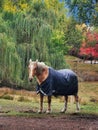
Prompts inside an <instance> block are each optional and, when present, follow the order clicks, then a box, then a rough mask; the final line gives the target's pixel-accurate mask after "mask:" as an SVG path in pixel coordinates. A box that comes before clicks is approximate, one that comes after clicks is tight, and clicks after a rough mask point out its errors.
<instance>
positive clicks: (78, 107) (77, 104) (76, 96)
mask: <svg viewBox="0 0 98 130" xmlns="http://www.w3.org/2000/svg"><path fill="white" fill-rule="evenodd" d="M74 97H75V101H76V112H79V111H80V105H79V97H78V95H77V94H76V95H74Z"/></svg>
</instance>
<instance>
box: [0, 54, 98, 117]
mask: <svg viewBox="0 0 98 130" xmlns="http://www.w3.org/2000/svg"><path fill="white" fill-rule="evenodd" d="M72 60H77V59H76V58H74V57H69V56H68V57H67V58H66V61H67V63H69V65H70V68H71V69H73V70H75V65H74V64H75V63H74V62H71V61H72ZM77 67H78V70H79V72H82V71H84V72H86V71H87V70H88V72H89V73H93V74H94V75H97V74H98V64H96V65H95V66H94V65H91V64H89V65H86V64H84V63H82V64H79V63H78V66H77ZM79 102H80V108H81V110H80V113H81V114H82V113H84V114H96V115H98V81H96V82H84V81H83V80H81V81H79ZM63 104H64V103H63V97H57V98H55V97H53V98H52V113H53V114H59V111H60V109H61V108H62V107H63ZM75 107H76V106H75V102H74V98H73V97H72V96H70V97H69V102H68V110H67V112H66V114H70V113H74V112H75ZM38 108H39V95H36V92H30V91H26V90H20V91H19V90H14V89H10V88H6V87H3V88H0V114H1V115H2V114H3V115H27V116H28V115H29V116H30V115H33V116H40V115H38V114H36V112H37V110H38ZM46 109H47V98H45V99H44V110H46Z"/></svg>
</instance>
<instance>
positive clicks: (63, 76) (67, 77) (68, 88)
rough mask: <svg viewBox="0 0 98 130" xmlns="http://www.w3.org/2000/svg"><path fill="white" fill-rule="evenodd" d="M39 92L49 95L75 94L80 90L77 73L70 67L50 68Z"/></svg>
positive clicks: (38, 88)
mask: <svg viewBox="0 0 98 130" xmlns="http://www.w3.org/2000/svg"><path fill="white" fill-rule="evenodd" d="M36 89H37V93H41V94H42V95H47V96H52V95H54V96H60V95H62V96H66V95H75V94H76V93H77V92H78V79H77V75H76V74H75V73H74V72H73V71H72V70H70V69H62V70H54V69H53V68H49V75H48V77H47V79H46V80H45V81H43V82H42V83H41V84H40V85H39V84H37V88H36Z"/></svg>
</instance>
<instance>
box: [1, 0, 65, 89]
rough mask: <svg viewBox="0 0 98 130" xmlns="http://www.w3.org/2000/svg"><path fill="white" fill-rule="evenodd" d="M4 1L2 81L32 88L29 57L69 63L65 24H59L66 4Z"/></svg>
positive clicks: (59, 64) (52, 63)
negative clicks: (67, 61)
mask: <svg viewBox="0 0 98 130" xmlns="http://www.w3.org/2000/svg"><path fill="white" fill-rule="evenodd" d="M3 2H4V3H2V5H3V6H2V13H1V14H0V16H1V17H0V52H1V55H0V81H1V83H2V82H7V83H10V84H12V85H15V86H19V87H20V86H22V87H24V88H26V89H29V88H31V85H32V84H30V83H28V69H27V66H28V61H29V59H30V58H32V59H33V60H36V59H38V60H39V61H44V62H45V63H47V64H48V65H50V66H52V67H54V68H56V69H58V68H63V67H64V68H65V67H66V64H65V60H64V53H63V39H64V34H63V29H64V26H60V24H62V25H63V23H64V22H65V19H66V18H65V12H64V4H63V3H59V2H57V3H56V4H55V2H53V4H54V5H51V2H49V1H47V2H42V1H41V0H38V1H36V0H34V1H30V0H29V1H27V0H23V1H21V0H19V1H11V0H10V1H8V0H7V1H6V2H5V0H4V1H3ZM47 3H48V4H47ZM48 6H49V8H48ZM54 6H55V8H54ZM56 10H57V11H56ZM61 12H62V13H61ZM57 32H59V33H57ZM61 46H62V48H61ZM33 84H35V81H34V82H33Z"/></svg>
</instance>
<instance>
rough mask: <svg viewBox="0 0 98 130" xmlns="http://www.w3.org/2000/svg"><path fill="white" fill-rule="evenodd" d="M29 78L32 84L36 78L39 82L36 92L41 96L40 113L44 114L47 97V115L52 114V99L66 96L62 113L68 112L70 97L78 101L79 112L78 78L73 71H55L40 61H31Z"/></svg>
mask: <svg viewBox="0 0 98 130" xmlns="http://www.w3.org/2000/svg"><path fill="white" fill-rule="evenodd" d="M28 76H29V77H28V78H29V81H30V82H31V81H32V80H33V78H34V77H36V80H37V86H36V91H37V94H40V108H39V110H38V113H42V112H43V99H44V96H47V100H48V108H47V111H46V113H51V97H52V96H64V107H63V109H61V112H62V113H64V112H65V111H66V110H67V103H68V96H70V95H73V96H74V97H75V101H76V111H77V112H79V110H80V106H79V97H78V78H77V75H76V74H75V73H74V72H73V71H72V70H71V69H61V70H55V69H53V68H52V67H49V66H47V65H46V64H45V63H44V62H39V61H38V60H36V61H32V60H31V59H30V60H29V65H28Z"/></svg>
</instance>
